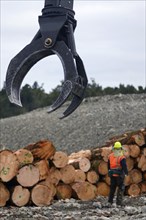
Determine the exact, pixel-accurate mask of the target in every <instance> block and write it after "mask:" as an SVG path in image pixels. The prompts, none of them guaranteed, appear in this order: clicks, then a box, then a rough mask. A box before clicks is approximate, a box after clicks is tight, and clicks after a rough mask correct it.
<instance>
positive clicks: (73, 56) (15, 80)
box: [6, 0, 88, 118]
mask: <svg viewBox="0 0 146 220" xmlns="http://www.w3.org/2000/svg"><path fill="white" fill-rule="evenodd" d="M73 1H74V0H46V1H45V5H44V8H43V9H42V15H41V16H39V26H40V29H39V31H38V32H37V34H36V35H35V37H34V38H33V40H32V41H31V43H30V44H28V45H27V46H26V47H24V49H22V50H21V51H20V52H19V53H18V54H17V55H16V56H15V57H14V58H13V59H12V60H11V62H10V64H9V66H8V70H7V74H6V92H7V95H8V97H9V100H10V101H11V102H12V103H15V104H16V105H19V106H22V104H21V99H20V86H21V84H22V81H23V79H24V77H25V75H26V74H27V73H28V71H29V70H30V69H31V67H32V66H33V65H34V64H35V63H37V62H38V61H39V60H41V59H43V58H44V57H47V56H50V55H54V54H55V55H57V56H58V57H59V58H60V60H61V63H62V65H63V69H64V83H63V86H62V90H61V93H60V95H59V97H58V98H57V100H56V101H55V102H54V103H53V104H52V105H51V106H50V107H49V109H48V112H52V111H55V110H56V109H57V108H59V107H60V106H61V105H63V103H64V102H65V101H66V100H67V98H68V97H69V96H70V95H72V96H73V98H72V101H71V103H70V105H69V106H68V108H67V109H66V110H65V112H64V113H63V115H62V116H61V117H60V118H64V117H66V116H68V115H70V114H71V113H72V112H73V111H74V110H75V109H76V108H77V107H78V106H79V105H80V104H81V102H82V100H83V98H84V93H85V89H86V87H87V81H88V80H87V76H86V72H85V68H84V65H83V62H82V59H81V58H80V56H79V55H78V54H77V52H76V47H75V40H74V30H75V28H76V25H77V22H76V20H75V19H74V15H75V13H74V11H73Z"/></svg>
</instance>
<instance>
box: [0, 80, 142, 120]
mask: <svg viewBox="0 0 146 220" xmlns="http://www.w3.org/2000/svg"><path fill="white" fill-rule="evenodd" d="M62 84H63V82H61V84H60V85H58V86H57V87H56V88H54V89H52V91H51V92H50V93H46V92H45V91H44V89H43V86H40V85H39V84H38V82H34V84H33V85H32V86H30V85H29V84H26V85H24V86H23V87H22V89H21V101H22V105H23V107H19V106H16V105H14V104H12V103H10V102H9V100H8V97H7V94H6V90H5V86H4V87H3V88H2V90H1V91H0V118H7V117H11V116H16V115H20V114H24V113H27V112H29V111H32V110H34V109H37V108H42V107H47V106H50V105H51V104H52V103H53V102H54V101H55V100H56V99H57V97H58V96H59V93H60V91H61V88H62ZM140 93H146V87H145V88H143V87H142V86H138V88H135V87H134V86H133V85H126V86H125V85H123V84H120V85H119V86H118V87H106V88H103V87H102V86H100V85H99V84H97V83H96V82H95V80H94V79H92V80H91V83H89V84H88V87H87V89H86V94H85V98H87V97H95V96H103V95H116V94H140Z"/></svg>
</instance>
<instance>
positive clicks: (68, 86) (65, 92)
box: [48, 80, 72, 113]
mask: <svg viewBox="0 0 146 220" xmlns="http://www.w3.org/2000/svg"><path fill="white" fill-rule="evenodd" d="M71 91H72V82H71V81H69V80H67V81H66V82H65V83H64V84H63V87H62V91H61V93H60V95H59V97H58V98H57V100H56V101H55V102H54V103H53V104H52V105H51V106H50V107H49V109H48V113H50V112H52V111H55V110H56V109H58V108H59V107H60V106H61V105H63V104H64V102H65V101H66V100H67V98H68V97H69V95H70V93H71Z"/></svg>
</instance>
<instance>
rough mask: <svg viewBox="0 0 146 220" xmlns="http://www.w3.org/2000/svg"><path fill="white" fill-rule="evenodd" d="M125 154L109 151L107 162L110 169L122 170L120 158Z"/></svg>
mask: <svg viewBox="0 0 146 220" xmlns="http://www.w3.org/2000/svg"><path fill="white" fill-rule="evenodd" d="M124 158H125V156H124V155H122V156H115V155H114V153H111V154H110V155H109V157H108V159H109V164H110V169H111V170H114V169H115V170H118V169H119V170H122V166H121V160H122V159H124ZM113 176H118V174H113Z"/></svg>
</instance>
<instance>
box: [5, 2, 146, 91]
mask: <svg viewBox="0 0 146 220" xmlns="http://www.w3.org/2000/svg"><path fill="white" fill-rule="evenodd" d="M43 6H44V0H37V1H31V0H29V1H27V0H25V1H21V0H19V1H13V0H11V1H7V0H1V86H3V82H4V80H5V75H6V70H7V67H8V64H9V62H10V60H11V59H12V58H13V57H14V56H15V55H16V54H17V53H18V52H19V51H20V50H21V49H22V48H23V47H25V46H26V45H27V44H29V43H30V41H31V40H32V38H33V37H34V35H35V34H36V32H37V31H38V29H39V24H38V15H41V10H42V8H43ZM74 10H75V13H76V14H75V18H76V19H77V27H76V30H75V41H76V47H77V52H78V53H79V55H80V56H81V58H82V59H83V61H84V65H85V68H86V72H87V76H88V79H89V82H91V81H90V79H92V78H93V79H95V80H96V82H97V83H98V84H100V85H102V86H103V87H106V86H118V85H119V84H120V83H122V84H125V85H127V84H130V85H131V84H133V85H134V86H136V87H137V86H139V85H141V86H145V84H146V81H145V0H138V1H136V0H134V1H133V0H129V1H128V0H127V1H122V0H117V1H104V0H103V1H98V0H96V1H91V0H90V1H85V0H84V1H81V0H80V1H79V0H74ZM61 80H63V69H62V65H61V62H60V60H59V58H58V57H57V56H53V57H48V58H45V59H43V60H41V61H39V62H38V63H37V64H36V65H34V66H33V68H32V69H31V70H30V71H29V73H28V74H27V76H26V77H25V79H24V81H23V85H24V84H26V83H28V84H30V85H32V84H33V83H34V81H37V82H38V83H39V85H41V84H44V86H43V87H44V89H45V90H46V92H49V91H51V89H52V88H55V87H56V86H57V85H58V84H60V81H61Z"/></svg>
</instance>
